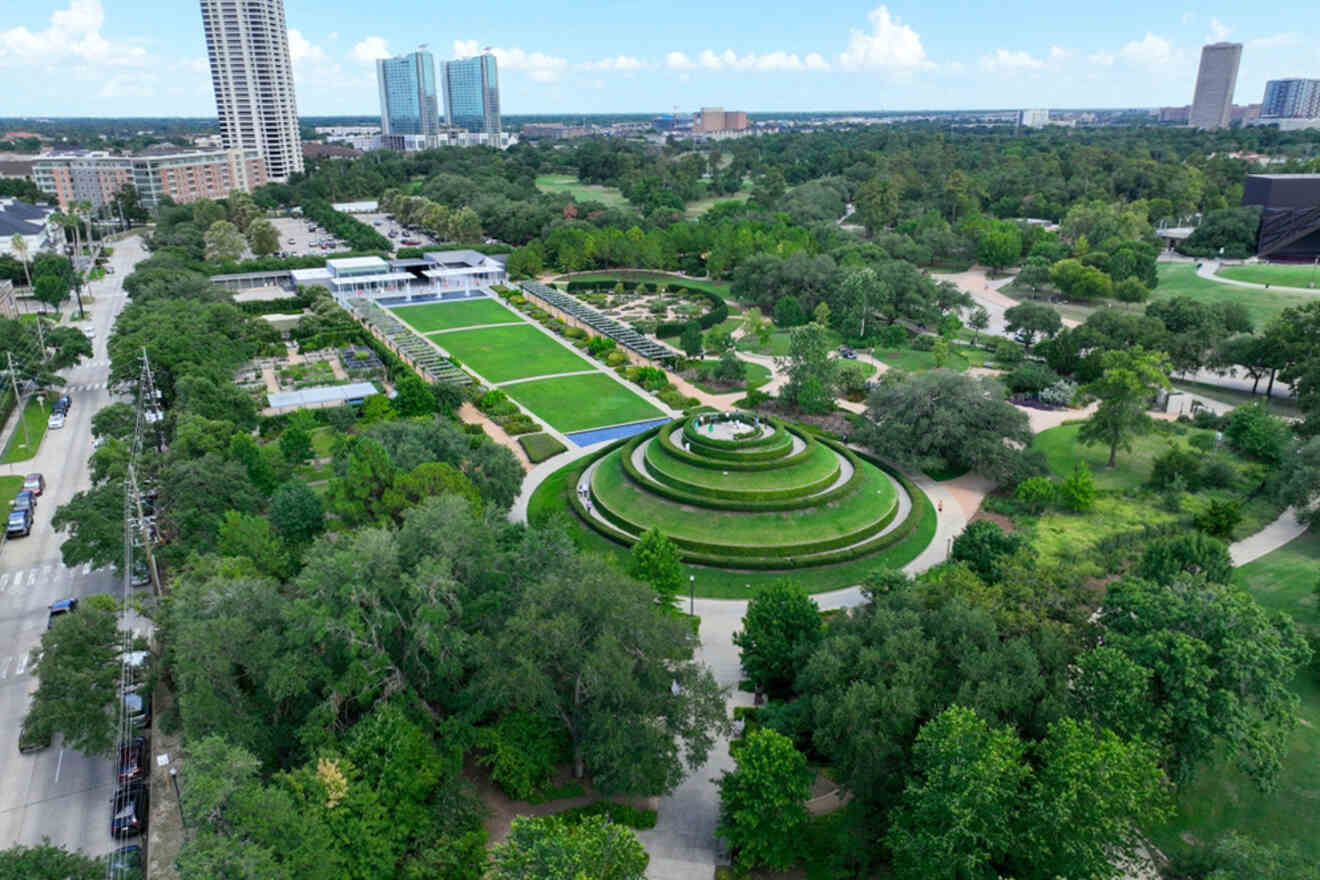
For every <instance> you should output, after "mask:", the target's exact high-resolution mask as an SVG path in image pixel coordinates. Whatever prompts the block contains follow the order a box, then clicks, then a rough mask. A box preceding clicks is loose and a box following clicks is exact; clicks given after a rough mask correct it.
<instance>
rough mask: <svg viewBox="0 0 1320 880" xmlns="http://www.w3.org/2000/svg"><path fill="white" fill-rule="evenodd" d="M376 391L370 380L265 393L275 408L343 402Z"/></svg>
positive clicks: (358, 398) (367, 395) (366, 395)
mask: <svg viewBox="0 0 1320 880" xmlns="http://www.w3.org/2000/svg"><path fill="white" fill-rule="evenodd" d="M376 393H378V392H377V391H376V386H375V385H372V384H371V383H370V382H352V383H350V384H348V385H318V386H316V387H314V388H303V389H302V390H300V391H277V392H275V393H273V394H267V395H266V400H267V401H268V402H269V403H270V405H271V406H272V407H274V408H275V409H285V408H287V407H293V406H320V405H324V404H327V403H343V402H344V401H346V400H360V399H361V398H363V397H370V396H371V395H373V394H376Z"/></svg>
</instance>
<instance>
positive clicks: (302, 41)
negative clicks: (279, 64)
mask: <svg viewBox="0 0 1320 880" xmlns="http://www.w3.org/2000/svg"><path fill="white" fill-rule="evenodd" d="M289 60H290V61H292V62H293V63H294V64H298V63H300V62H303V61H324V60H325V52H324V51H323V50H322V49H321V47H320V46H317V45H315V44H314V43H312V42H311V41H310V40H308V39H307V38H306V37H304V36H303V35H302V31H300V30H297V29H295V28H289Z"/></svg>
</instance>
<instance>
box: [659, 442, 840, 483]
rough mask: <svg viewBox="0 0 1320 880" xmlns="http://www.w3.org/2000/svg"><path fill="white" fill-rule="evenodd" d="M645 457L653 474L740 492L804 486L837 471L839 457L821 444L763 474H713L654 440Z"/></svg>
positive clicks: (751, 472)
mask: <svg viewBox="0 0 1320 880" xmlns="http://www.w3.org/2000/svg"><path fill="white" fill-rule="evenodd" d="M645 455H646V462H647V466H648V468H649V469H650V470H651V471H653V472H654V471H659V472H660V473H662V474H668V475H669V476H671V477H675V478H677V479H679V480H681V481H682V482H685V483H691V484H693V485H697V486H703V487H706V488H709V489H728V490H732V491H741V492H747V491H752V490H765V489H787V488H789V487H792V486H806V485H809V484H812V483H815V482H816V481H818V480H823V479H825V478H826V477H827V476H829V475H830V474H832V473H837V472H838V470H839V457H838V456H837V455H835V453H834V451H833V450H831V449H830V448H829V447H828V446H826V445H825V444H823V443H817V444H816V446H815V448H814V449H813V450H812V452H811V454H810V455H808V456H807V457H806V458H805V459H804V460H802V461H800V462H798V463H796V464H792V465H789V466H788V467H782V468H775V469H773V470H766V471H716V470H711V469H710V468H704V467H698V466H697V465H694V464H688V463H687V462H685V461H682V460H680V459H678V458H675V457H674V456H673V455H671V454H669V453H668V452H666V451H665V450H664V447H662V446H661V445H660V444H659V443H658V442H656V441H654V440H652V441H650V442H649V444H648V446H647V447H646V452H645Z"/></svg>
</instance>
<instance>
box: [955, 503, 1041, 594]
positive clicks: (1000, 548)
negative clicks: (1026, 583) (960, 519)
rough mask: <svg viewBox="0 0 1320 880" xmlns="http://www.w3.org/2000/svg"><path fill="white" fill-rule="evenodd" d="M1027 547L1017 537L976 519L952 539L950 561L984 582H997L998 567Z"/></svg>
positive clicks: (1019, 537)
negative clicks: (1003, 561) (966, 568)
mask: <svg viewBox="0 0 1320 880" xmlns="http://www.w3.org/2000/svg"><path fill="white" fill-rule="evenodd" d="M1026 546H1027V542H1026V541H1025V540H1023V538H1022V536H1021V535H1010V534H1008V533H1006V532H1005V531H1004V530H1003V529H1001V528H1000V527H999V524H998V523H995V522H991V521H990V520H988V519H978V520H976V521H974V522H972V523H971V524H969V525H968V526H967V528H965V529H963V531H962V534H960V535H959V536H958V537H956V538H954V539H953V559H954V560H956V561H958V562H965V563H967V566H968V567H969V568H971V569H972V571H974V572H976V573H977V574H978V575H980V576H981V577H982V578H984V579H985V580H987V581H990V582H992V583H993V582H994V581H997V580H999V565H1000V562H1001V561H1002V560H1003V559H1005V558H1006V557H1009V556H1012V555H1013V554H1014V553H1017V552H1018V551H1019V550H1021V549H1023V548H1024V547H1026Z"/></svg>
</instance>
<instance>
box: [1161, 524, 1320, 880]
mask: <svg viewBox="0 0 1320 880" xmlns="http://www.w3.org/2000/svg"><path fill="white" fill-rule="evenodd" d="M1233 580H1234V583H1236V584H1237V585H1239V586H1241V587H1243V588H1244V589H1246V590H1247V591H1248V592H1250V593H1251V594H1252V596H1254V597H1255V599H1256V601H1257V602H1259V603H1260V604H1261V605H1262V606H1264V607H1265V608H1267V609H1269V610H1270V611H1278V612H1281V613H1283V614H1287V615H1289V616H1291V617H1292V618H1293V619H1294V620H1295V621H1297V623H1298V625H1299V626H1301V627H1302V629H1303V631H1305V632H1306V633H1307V634H1308V635H1309V636H1310V637H1311V638H1312V639H1315V638H1316V637H1317V636H1320V596H1317V594H1316V584H1317V583H1320V533H1317V532H1316V531H1315V530H1312V531H1309V532H1307V533H1306V534H1304V535H1302V536H1301V537H1299V538H1297V539H1295V540H1293V541H1291V542H1290V543H1288V544H1286V545H1284V546H1283V547H1280V548H1279V549H1278V550H1275V551H1274V552H1273V553H1268V554H1266V555H1265V556H1262V557H1261V558H1260V559H1257V560H1256V561H1254V562H1249V563H1247V564H1246V565H1244V566H1242V567H1240V568H1238V569H1237V570H1236V571H1234V573H1233ZM1313 644H1314V642H1313ZM1294 686H1295V689H1296V691H1297V694H1298V696H1299V697H1301V701H1302V704H1301V719H1302V723H1301V725H1299V726H1298V728H1297V729H1296V730H1295V731H1294V732H1293V735H1292V737H1291V739H1289V741H1288V744H1287V747H1286V749H1285V750H1284V752H1283V753H1282V754H1281V755H1280V756H1279V757H1280V758H1281V760H1282V762H1283V771H1282V772H1281V773H1280V774H1279V784H1278V788H1277V789H1275V790H1274V791H1271V792H1268V793H1262V792H1260V791H1259V790H1257V788H1256V787H1255V785H1254V784H1253V783H1252V782H1251V780H1250V779H1248V778H1247V777H1246V776H1244V775H1243V774H1242V773H1240V772H1239V771H1238V770H1237V769H1236V768H1234V767H1233V766H1232V765H1231V764H1229V763H1225V765H1224V766H1221V767H1215V768H1210V769H1207V770H1205V771H1203V772H1202V773H1201V775H1200V777H1199V779H1198V780H1197V782H1196V784H1194V785H1192V786H1189V787H1188V788H1187V789H1186V790H1185V791H1183V792H1182V793H1181V794H1180V796H1179V798H1178V801H1177V805H1178V813H1177V815H1176V816H1175V817H1174V818H1173V819H1172V820H1171V821H1170V822H1169V823H1168V824H1167V825H1165V826H1163V827H1161V828H1157V829H1152V832H1153V836H1154V838H1155V840H1156V842H1157V843H1158V844H1160V846H1161V847H1162V848H1164V849H1166V850H1169V849H1172V848H1176V847H1178V846H1180V845H1182V844H1183V843H1184V842H1185V841H1186V840H1187V839H1188V838H1191V839H1194V840H1196V841H1202V842H1205V841H1211V840H1216V839H1218V838H1220V837H1222V836H1223V835H1224V834H1225V833H1227V832H1229V831H1237V832H1240V833H1242V834H1245V835H1247V836H1249V837H1252V838H1255V839H1257V840H1260V841H1263V842H1267V843H1283V844H1289V845H1293V844H1295V845H1297V846H1299V847H1301V849H1302V853H1303V854H1304V855H1305V856H1307V857H1309V861H1310V862H1311V863H1312V864H1315V863H1317V862H1320V808H1317V804H1316V801H1317V798H1320V681H1318V680H1317V678H1316V674H1315V670H1314V669H1304V670H1302V672H1301V673H1300V674H1299V675H1298V676H1297V679H1296V681H1295V683H1294Z"/></svg>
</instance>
